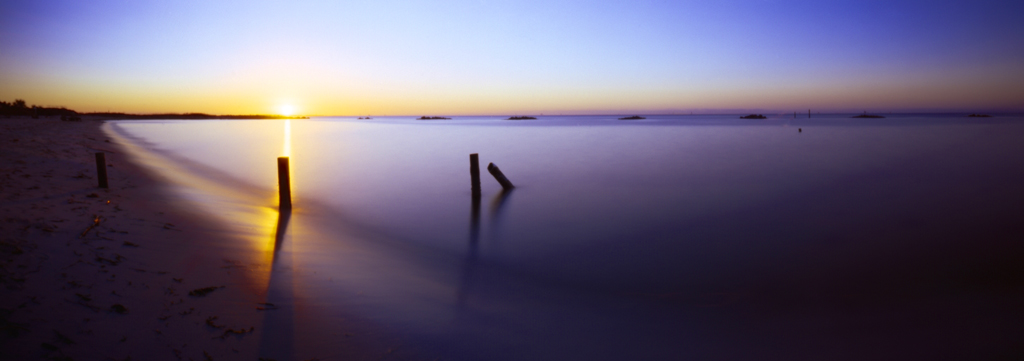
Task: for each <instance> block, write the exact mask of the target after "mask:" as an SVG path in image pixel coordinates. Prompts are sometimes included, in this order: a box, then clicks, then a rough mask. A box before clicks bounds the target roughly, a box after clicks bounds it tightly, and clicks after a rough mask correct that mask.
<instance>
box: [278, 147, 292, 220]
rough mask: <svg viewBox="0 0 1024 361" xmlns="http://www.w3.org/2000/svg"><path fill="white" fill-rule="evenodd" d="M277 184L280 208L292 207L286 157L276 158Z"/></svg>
mask: <svg viewBox="0 0 1024 361" xmlns="http://www.w3.org/2000/svg"><path fill="white" fill-rule="evenodd" d="M277 184H278V187H279V188H280V190H281V206H280V207H281V208H280V209H281V210H291V209H292V182H291V175H290V174H289V172H288V157H278V158H277Z"/></svg>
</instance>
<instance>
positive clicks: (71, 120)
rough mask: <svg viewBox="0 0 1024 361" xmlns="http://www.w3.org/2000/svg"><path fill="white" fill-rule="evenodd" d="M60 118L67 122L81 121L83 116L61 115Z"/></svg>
mask: <svg viewBox="0 0 1024 361" xmlns="http://www.w3.org/2000/svg"><path fill="white" fill-rule="evenodd" d="M60 120H62V121H65V122H80V121H82V117H79V116H67V115H61V116H60Z"/></svg>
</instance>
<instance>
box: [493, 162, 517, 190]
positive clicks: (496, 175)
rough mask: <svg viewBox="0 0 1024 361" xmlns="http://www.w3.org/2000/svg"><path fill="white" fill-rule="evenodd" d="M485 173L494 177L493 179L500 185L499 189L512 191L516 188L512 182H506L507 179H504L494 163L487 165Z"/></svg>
mask: <svg viewBox="0 0 1024 361" xmlns="http://www.w3.org/2000/svg"><path fill="white" fill-rule="evenodd" d="M487 171H488V172H491V175H493V176H494V179H497V180H498V183H501V188H503V189H512V188H515V187H516V186H514V185H512V182H509V181H508V178H505V175H504V174H502V173H501V169H498V166H496V165H494V163H490V164H488V165H487Z"/></svg>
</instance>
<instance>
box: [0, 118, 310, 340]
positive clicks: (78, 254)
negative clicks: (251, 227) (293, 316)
mask: <svg viewBox="0 0 1024 361" xmlns="http://www.w3.org/2000/svg"><path fill="white" fill-rule="evenodd" d="M102 124H103V122H102V121H101V120H99V119H85V120H84V121H80V122H65V121H61V120H60V119H59V118H56V117H52V118H46V117H43V118H40V119H30V118H27V117H25V118H10V119H0V129H2V130H0V134H2V140H0V153H2V154H3V155H2V156H0V169H2V172H0V174H3V176H2V178H0V194H2V199H0V214H2V222H0V234H2V236H0V257H2V258H0V266H2V268H0V284H2V287H3V289H2V291H0V294H2V297H0V329H2V331H3V332H2V336H0V337H2V343H0V345H2V346H0V359H5V360H7V359H10V360H15V359H19V360H30V359H55V360H58V359H59V360H71V359H74V360H128V359H133V360H175V359H178V360H211V359H212V360H225V359H249V360H255V359H257V358H258V357H257V354H258V353H259V352H260V348H259V347H258V346H259V344H260V342H259V339H260V336H261V332H262V329H261V324H262V323H263V322H264V319H265V314H266V313H267V312H275V311H276V308H277V306H278V305H268V304H264V303H263V302H265V301H264V299H263V295H264V294H265V292H266V290H265V285H264V286H263V287H262V288H261V287H260V285H259V284H257V282H255V280H257V279H258V277H254V274H255V273H258V272H261V270H263V269H264V266H265V265H260V264H251V263H249V264H246V263H243V262H240V261H238V259H239V258H237V257H242V259H245V258H244V256H245V255H239V254H237V252H235V253H234V254H226V252H225V251H224V249H223V248H222V247H221V245H223V244H224V241H225V240H227V239H230V237H232V236H231V235H230V234H229V233H228V232H225V231H224V230H223V229H220V228H218V226H217V225H215V224H212V222H209V221H208V220H207V219H206V218H205V217H204V216H203V215H202V214H199V213H196V212H192V211H188V210H186V209H185V207H187V205H183V204H180V203H175V202H174V201H172V200H171V199H170V198H169V197H166V196H165V193H163V192H162V191H161V186H160V182H159V180H158V179H155V178H154V176H153V175H151V174H147V173H146V172H144V171H143V170H142V169H140V168H139V167H137V166H134V165H133V164H132V163H131V162H129V161H128V159H126V157H127V156H126V155H125V154H124V152H122V151H121V148H119V145H118V144H116V142H112V141H111V140H110V139H109V138H108V137H107V136H106V135H105V134H104V133H103V132H102V130H101V128H100V127H101V125H102ZM96 152H104V153H105V154H106V160H107V163H108V168H107V169H108V174H109V183H110V187H109V189H100V188H98V187H97V179H96V170H95V158H94V153H96ZM315 356H316V355H310V356H309V357H308V358H314V357H315Z"/></svg>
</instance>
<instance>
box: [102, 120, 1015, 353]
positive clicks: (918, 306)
mask: <svg viewBox="0 0 1024 361" xmlns="http://www.w3.org/2000/svg"><path fill="white" fill-rule="evenodd" d="M539 118H540V119H538V120H528V121H505V120H501V119H502V118H499V117H455V119H453V120H434V121H417V120H413V117H378V118H375V119H373V120H358V119H354V118H314V119H309V120H290V121H283V120H255V121H177V120H168V121H123V122H112V123H110V125H109V127H108V131H111V132H114V133H116V134H118V135H119V136H121V137H122V139H123V141H127V142H130V143H131V144H133V145H134V146H135V148H134V151H133V152H134V153H137V154H136V155H137V156H138V157H140V159H144V162H145V163H146V164H147V165H149V166H151V167H154V168H155V169H160V170H161V171H162V172H164V174H165V175H166V176H167V177H168V179H169V180H170V182H171V183H172V184H175V188H174V189H173V192H175V194H177V195H179V196H180V197H182V198H184V199H188V200H190V201H192V202H196V203H197V204H199V205H200V206H201V207H202V208H203V209H204V210H205V211H207V212H209V213H211V214H214V215H216V216H217V217H220V218H221V220H222V221H223V222H224V223H225V224H227V225H229V226H231V227H234V228H235V229H236V230H238V232H239V233H241V234H246V235H248V236H249V238H250V239H251V240H252V241H251V242H250V243H247V244H241V245H239V246H238V247H240V248H242V247H249V248H257V249H262V250H265V251H266V252H267V254H270V256H269V258H268V259H265V260H262V261H260V260H253V261H252V262H264V263H266V264H268V265H269V266H270V267H269V271H268V273H267V275H266V283H267V284H268V286H267V300H268V301H269V302H273V303H276V304H279V305H286V307H290V308H289V309H290V310H291V311H288V312H279V313H275V314H274V315H273V316H268V319H267V321H266V322H267V325H265V327H264V329H265V331H264V334H263V336H262V337H264V340H266V342H265V346H264V351H263V353H264V354H266V356H268V357H271V356H273V357H278V358H280V359H289V358H302V357H305V358H308V357H312V356H311V355H306V354H304V353H303V352H305V351H306V350H330V349H331V345H332V342H333V341H332V340H335V339H336V338H337V337H338V336H337V335H334V334H332V333H331V330H335V329H338V330H340V329H343V326H341V325H343V324H344V323H345V320H352V319H358V320H360V322H365V323H367V324H371V325H376V326H378V327H379V330H383V331H381V332H385V333H387V334H388V336H387V337H389V339H393V340H394V343H395V344H396V345H401V350H402V351H401V352H398V353H397V354H396V357H398V358H403V357H404V358H416V359H420V358H424V359H432V358H434V357H442V358H445V359H509V360H521V359H680V358H696V359H705V358H713V359H751V358H756V359H766V358H767V359H792V358H810V359H822V358H826V359H863V358H891V359H905V358H918V357H936V358H949V357H951V356H955V355H973V356H979V355H980V356H982V357H981V358H987V357H1003V356H1008V355H1010V356H1015V355H1019V354H1020V352H1021V348H1020V347H1019V342H1010V341H1011V340H1018V341H1019V340H1021V339H1024V338H1022V337H1024V331H1022V329H1021V328H1020V327H1019V325H1020V324H1021V322H1022V321H1024V312H1022V311H1021V308H1020V307H1019V306H1020V304H1021V302H1022V301H1024V297H1022V295H1021V285H1022V282H1021V281H1022V277H1021V275H1022V272H1021V270H1022V268H1021V266H1020V265H1019V263H1020V262H1019V259H1020V255H1022V254H1024V253H1022V252H1021V251H1024V245H1022V242H1021V241H1022V240H1024V222H1022V221H1021V220H1022V219H1024V206H1022V205H1024V188H1022V187H1021V184H1024V117H1015V116H1002V117H997V118H991V119H971V118H964V117H959V116H940V115H920V116H912V115H896V116H890V117H889V118H886V119H864V120H858V119H850V118H849V116H845V115H844V116H825V115H821V116H819V115H815V116H814V118H812V119H807V118H806V116H800V118H797V119H793V118H792V117H791V116H789V117H786V116H779V117H776V118H775V119H768V120H740V119H737V118H736V116H681V115H680V116H651V117H648V119H646V120H639V121H620V120H617V119H616V118H617V117H613V116H606V117H602V116H565V117H561V116H560V117H553V116H552V117H539ZM798 129H802V132H799V131H798ZM470 153H479V154H480V161H481V168H485V167H486V165H487V163H489V162H493V163H495V164H496V165H498V166H499V167H500V168H501V169H502V171H503V172H504V173H505V174H506V175H507V176H508V178H509V179H510V180H511V181H512V182H513V183H515V184H516V186H517V188H516V189H515V190H514V191H512V192H510V193H502V192H501V188H500V186H499V185H498V183H497V182H496V181H495V180H494V179H493V178H492V177H491V176H490V175H489V174H488V173H487V172H486V170H483V172H482V174H481V177H482V181H483V199H482V202H480V204H478V205H474V203H473V201H472V197H471V195H470V180H469V174H468V173H469V172H468V168H469V164H468V163H469V159H468V158H469V154H470ZM281 155H288V156H290V157H291V164H292V171H291V173H292V183H293V194H294V202H295V210H294V212H293V213H292V214H290V215H285V216H281V215H279V214H278V213H277V211H276V209H277V208H276V206H277V203H276V202H277V198H276V184H277V183H276V182H277V179H276V160H275V158H276V157H278V156H281ZM270 330H276V331H270ZM314 330H315V331H316V332H313V331H314ZM274 333H278V334H277V335H274ZM282 334H287V335H282ZM332 352H335V353H334V355H336V356H339V357H340V356H345V355H346V352H349V351H348V350H333V351H332ZM318 355H319V357H321V358H323V357H325V356H327V355H325V354H324V353H319V354H318ZM954 358H956V357H954Z"/></svg>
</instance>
